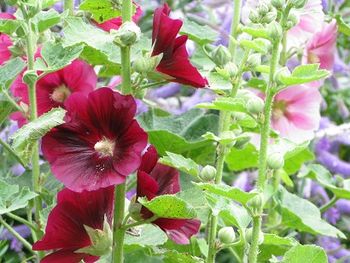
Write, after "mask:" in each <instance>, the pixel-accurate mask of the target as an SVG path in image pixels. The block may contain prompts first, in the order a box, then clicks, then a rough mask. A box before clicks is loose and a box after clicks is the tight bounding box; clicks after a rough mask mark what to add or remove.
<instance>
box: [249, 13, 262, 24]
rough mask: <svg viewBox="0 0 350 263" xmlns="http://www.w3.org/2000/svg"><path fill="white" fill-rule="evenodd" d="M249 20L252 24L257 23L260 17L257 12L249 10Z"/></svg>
mask: <svg viewBox="0 0 350 263" xmlns="http://www.w3.org/2000/svg"><path fill="white" fill-rule="evenodd" d="M249 20H250V21H251V22H252V23H259V21H260V16H259V14H258V12H256V11H255V10H251V11H250V13H249Z"/></svg>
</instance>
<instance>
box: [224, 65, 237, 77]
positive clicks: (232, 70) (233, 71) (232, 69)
mask: <svg viewBox="0 0 350 263" xmlns="http://www.w3.org/2000/svg"><path fill="white" fill-rule="evenodd" d="M224 70H225V71H226V72H227V75H228V76H229V78H231V79H232V78H234V77H236V75H237V72H238V68H237V66H236V64H235V63H233V62H228V63H227V64H226V65H225V67H224Z"/></svg>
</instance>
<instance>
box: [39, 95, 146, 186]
mask: <svg viewBox="0 0 350 263" xmlns="http://www.w3.org/2000/svg"><path fill="white" fill-rule="evenodd" d="M65 106H66V109H67V113H66V117H65V121H66V123H64V124H62V125H60V126H57V127H56V128H54V129H53V130H51V131H50V132H49V133H48V134H47V135H46V136H44V138H43V142H42V150H43V153H44V156H45V158H46V159H47V160H48V161H49V163H50V164H51V170H52V172H53V174H54V175H55V176H56V178H57V179H58V180H60V181H61V182H62V183H63V184H64V185H65V186H66V187H67V188H69V189H71V190H73V191H77V192H81V191H83V190H88V191H91V190H96V189H99V188H102V187H107V186H111V185H116V184H120V183H123V182H124V181H125V178H126V176H128V175H129V174H131V173H132V172H134V171H135V170H136V169H137V168H138V167H139V165H140V163H141V154H142V151H143V150H144V149H145V147H146V146H147V134H146V133H145V132H144V131H143V130H142V129H141V127H140V126H139V124H138V123H137V121H136V120H135V119H134V116H135V113H136V103H135V101H134V99H133V97H132V96H123V95H121V94H119V93H117V92H115V91H113V90H111V89H109V88H101V89H97V90H95V91H93V92H91V93H90V94H89V95H88V96H86V95H84V94H80V93H75V94H72V95H71V96H70V98H69V99H68V100H67V101H66V103H65Z"/></svg>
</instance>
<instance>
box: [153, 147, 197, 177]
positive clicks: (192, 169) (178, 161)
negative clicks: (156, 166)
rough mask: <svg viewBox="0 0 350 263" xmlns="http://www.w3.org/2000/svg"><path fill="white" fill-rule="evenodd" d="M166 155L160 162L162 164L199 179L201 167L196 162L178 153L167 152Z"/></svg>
mask: <svg viewBox="0 0 350 263" xmlns="http://www.w3.org/2000/svg"><path fill="white" fill-rule="evenodd" d="M166 154H167V155H166V156H164V157H162V158H161V159H160V160H159V161H160V162H161V163H162V164H165V165H168V166H171V167H174V168H176V169H178V170H180V171H182V172H184V173H187V174H189V175H192V176H195V177H198V175H199V165H198V164H197V163H196V162H195V161H193V160H192V159H190V158H185V157H183V156H182V155H180V154H176V153H171V152H166Z"/></svg>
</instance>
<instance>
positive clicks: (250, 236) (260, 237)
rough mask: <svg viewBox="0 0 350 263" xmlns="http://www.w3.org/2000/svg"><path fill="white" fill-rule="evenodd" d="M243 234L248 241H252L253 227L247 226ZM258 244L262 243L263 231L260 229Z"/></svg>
mask: <svg viewBox="0 0 350 263" xmlns="http://www.w3.org/2000/svg"><path fill="white" fill-rule="evenodd" d="M245 236H246V239H247V242H248V243H251V242H252V237H253V228H252V227H250V228H247V230H246V232H245ZM258 240H259V242H258V243H259V245H261V244H262V243H264V233H263V232H262V231H260V232H259V239H258Z"/></svg>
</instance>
